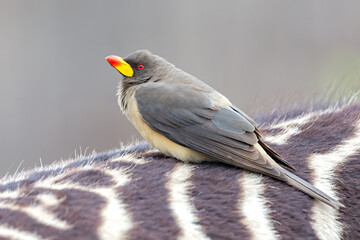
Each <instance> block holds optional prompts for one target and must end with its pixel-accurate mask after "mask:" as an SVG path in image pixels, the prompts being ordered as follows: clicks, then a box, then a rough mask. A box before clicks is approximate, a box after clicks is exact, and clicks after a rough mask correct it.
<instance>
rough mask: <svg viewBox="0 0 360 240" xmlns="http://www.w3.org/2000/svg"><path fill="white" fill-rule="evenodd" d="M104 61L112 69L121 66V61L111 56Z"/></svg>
mask: <svg viewBox="0 0 360 240" xmlns="http://www.w3.org/2000/svg"><path fill="white" fill-rule="evenodd" d="M105 59H106V61H108V63H110V65H111V66H113V67H115V66H120V65H121V61H120V59H121V58H120V57H118V56H114V55H111V56H108V57H106V58H105Z"/></svg>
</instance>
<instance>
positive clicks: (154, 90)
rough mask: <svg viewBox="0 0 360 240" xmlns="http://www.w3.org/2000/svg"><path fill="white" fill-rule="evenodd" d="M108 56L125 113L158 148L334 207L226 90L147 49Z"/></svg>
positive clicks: (334, 201) (168, 153)
mask: <svg viewBox="0 0 360 240" xmlns="http://www.w3.org/2000/svg"><path fill="white" fill-rule="evenodd" d="M106 60H107V61H108V62H109V63H110V64H111V65H112V66H113V67H114V68H115V69H117V70H118V71H119V72H120V73H121V74H122V75H123V80H122V81H121V82H120V85H119V90H118V95H119V98H118V102H119V105H120V108H121V110H122V112H123V113H124V114H125V115H126V116H127V118H128V119H129V120H130V122H131V123H132V124H133V125H134V126H135V128H136V129H137V130H138V131H139V133H140V134H141V136H142V137H143V138H144V139H145V140H146V141H147V142H148V143H149V144H150V145H151V146H153V147H154V148H157V149H158V150H159V151H160V152H162V153H164V154H165V155H167V156H171V157H174V158H177V159H179V160H181V161H183V162H202V161H218V162H223V163H227V164H230V165H233V166H236V167H240V168H243V169H247V170H250V171H253V172H257V173H262V174H265V175H268V176H270V177H273V178H276V179H279V180H281V181H284V182H286V183H288V184H289V185H291V186H294V187H295V188H297V189H299V190H301V191H303V192H305V193H306V194H308V195H310V196H311V197H313V198H315V199H319V200H321V201H323V202H325V203H326V204H329V205H331V206H333V207H335V208H339V206H343V205H342V204H341V203H340V202H338V201H336V200H335V199H333V198H332V197H330V196H329V195H327V194H325V193H324V192H322V191H321V190H319V189H317V188H316V187H314V186H313V185H311V184H310V183H308V182H306V181H305V180H303V179H301V178H299V177H297V176H296V175H294V174H293V173H291V172H289V171H287V170H286V169H284V168H282V167H281V166H280V165H279V164H282V165H285V166H287V167H289V168H293V167H292V166H291V165H290V164H289V163H288V162H287V161H285V160H284V159H283V158H282V157H281V156H280V155H279V154H278V153H276V152H275V151H274V150H272V149H271V148H270V147H269V146H268V145H266V144H265V143H264V142H263V141H262V140H261V137H262V135H261V133H260V131H259V130H258V129H257V128H256V123H255V122H254V121H253V120H252V119H251V118H250V117H249V116H247V115H246V114H245V113H244V112H243V111H241V110H240V109H238V108H237V107H235V106H234V105H233V104H231V102H230V101H229V100H228V99H227V98H226V97H225V96H223V95H222V94H220V93H219V92H217V91H216V90H214V89H213V88H211V87H210V86H208V85H207V84H205V83H204V82H202V81H200V80H199V79H197V78H196V77H194V76H192V75H190V74H188V73H186V72H184V71H182V70H181V69H179V68H176V67H175V66H174V65H173V64H171V63H169V62H167V61H166V60H165V59H163V58H161V57H159V56H157V55H154V54H152V53H151V52H149V51H148V50H138V51H136V52H134V53H132V54H130V55H129V56H128V57H126V58H125V59H122V58H120V57H118V56H109V57H107V58H106Z"/></svg>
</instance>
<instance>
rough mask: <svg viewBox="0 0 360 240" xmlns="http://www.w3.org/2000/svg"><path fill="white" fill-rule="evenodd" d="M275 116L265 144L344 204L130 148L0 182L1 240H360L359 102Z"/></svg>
mask: <svg viewBox="0 0 360 240" xmlns="http://www.w3.org/2000/svg"><path fill="white" fill-rule="evenodd" d="M276 119H282V116H281V115H279V116H278V117H277V118H276ZM276 119H271V121H269V122H268V123H267V122H263V123H262V125H261V126H262V127H261V129H262V130H263V131H264V133H265V135H266V137H265V140H266V141H267V143H268V144H269V145H270V146H271V147H273V148H274V149H275V150H276V151H278V152H279V153H281V154H282V155H283V157H284V158H285V159H287V160H288V161H289V162H290V163H291V164H293V165H294V166H295V167H296V168H297V174H298V175H299V176H301V177H302V178H304V179H306V180H308V181H309V182H311V183H312V184H314V185H315V186H317V187H319V188H320V189H322V190H324V191H325V192H326V193H328V194H329V195H331V196H332V197H334V198H336V199H338V200H339V201H340V202H342V203H343V204H344V205H345V208H340V209H339V210H337V209H334V208H331V207H329V206H327V205H325V204H323V203H321V202H319V201H315V200H313V199H312V198H310V197H309V196H307V195H306V194H304V193H302V192H300V191H298V190H296V189H295V188H292V187H290V186H288V185H286V184H284V183H282V182H279V181H277V180H274V179H271V178H268V177H265V176H262V175H259V174H255V173H250V172H247V171H244V170H241V169H238V168H235V167H232V166H228V165H225V164H219V163H203V164H184V163H182V162H179V161H177V160H175V159H172V158H167V157H165V156H163V155H162V154H160V153H158V152H157V151H156V150H154V149H151V148H150V147H149V146H148V145H147V144H138V145H134V146H129V147H125V148H122V149H120V150H114V151H110V152H107V153H101V154H93V155H90V156H81V157H79V158H77V159H75V160H70V161H64V162H59V163H57V164H53V165H52V166H49V167H44V168H39V169H34V170H32V171H28V172H22V173H19V174H17V175H15V176H13V177H7V178H4V179H2V180H1V182H0V239H204V240H205V239H254V240H257V239H327V240H336V239H350V240H352V239H360V232H359V229H360V217H359V216H360V202H359V199H360V184H359V179H360V175H359V173H360V104H350V105H346V106H342V107H329V108H326V109H322V110H318V111H308V112H306V111H305V112H303V113H301V114H299V115H294V116H292V117H290V118H286V119H284V120H276Z"/></svg>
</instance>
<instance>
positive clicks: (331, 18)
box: [0, 0, 360, 175]
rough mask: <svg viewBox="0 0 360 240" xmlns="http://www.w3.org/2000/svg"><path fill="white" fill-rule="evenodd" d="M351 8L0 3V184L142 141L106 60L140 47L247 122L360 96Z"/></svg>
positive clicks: (354, 9) (357, 37)
mask: <svg viewBox="0 0 360 240" xmlns="http://www.w3.org/2000/svg"><path fill="white" fill-rule="evenodd" d="M359 10H360V1H328V0H326V1H254V0H251V1H209V0H203V1H145V0H144V1H116V0H114V1H95V0H82V1H79V0H73V1H50V0H42V1H39V0H33V1H28V0H23V1H17V0H8V1H3V0H0V112H1V117H0V150H1V151H0V175H4V174H5V173H14V172H15V171H17V170H22V169H27V168H30V167H34V166H39V165H40V164H41V163H42V164H49V163H51V162H54V161H59V160H61V159H68V158H70V157H73V156H74V155H75V152H76V154H78V153H79V152H80V149H81V151H82V152H84V150H85V149H87V152H89V151H92V150H94V149H95V150H96V151H104V150H108V149H111V148H117V147H119V146H120V142H123V143H125V144H126V143H129V142H131V141H133V140H135V139H140V136H139V135H138V134H137V133H136V131H135V129H134V127H133V126H132V125H131V124H130V123H129V122H128V121H127V120H126V118H125V117H124V116H123V115H122V114H121V113H120V110H119V107H118V105H117V98H116V96H115V92H116V88H117V85H118V82H119V80H120V79H121V77H120V75H119V74H118V73H117V72H116V71H115V70H114V69H113V68H111V67H110V66H109V65H108V64H107V63H106V61H105V60H104V58H105V57H106V56H107V55H110V54H116V55H119V56H126V55H128V54H129V53H131V52H132V51H134V50H136V49H141V48H147V49H149V50H151V51H152V52H154V53H156V54H158V55H161V56H163V57H165V58H166V59H168V60H169V61H171V62H173V63H174V64H176V65H177V66H178V67H180V68H182V69H183V70H185V71H188V72H190V73H192V74H193V75H195V76H197V77H199V78H200V79H202V80H204V81H206V82H207V83H209V84H210V85H211V86H213V87H214V88H216V89H217V90H219V91H220V92H222V93H223V94H225V95H226V96H228V98H229V99H231V100H232V102H233V103H235V104H236V105H237V106H238V107H240V108H242V109H243V110H245V111H247V112H248V113H249V114H250V115H251V116H254V114H255V113H256V114H261V113H262V110H264V112H265V110H268V109H273V108H277V107H278V105H277V104H279V103H286V102H287V103H292V102H297V103H299V104H301V101H303V100H304V101H305V100H306V99H309V98H312V97H314V94H315V95H316V94H317V93H319V92H322V91H325V90H326V89H327V88H329V86H330V85H331V84H332V83H333V82H334V81H337V82H338V83H340V84H337V85H335V86H337V87H339V88H343V90H342V93H344V92H347V91H350V90H353V91H356V90H359V89H360V17H359Z"/></svg>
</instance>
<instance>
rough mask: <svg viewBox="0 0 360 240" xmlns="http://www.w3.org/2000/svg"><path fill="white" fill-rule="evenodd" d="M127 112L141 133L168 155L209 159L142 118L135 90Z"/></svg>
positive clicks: (129, 100)
mask: <svg viewBox="0 0 360 240" xmlns="http://www.w3.org/2000/svg"><path fill="white" fill-rule="evenodd" d="M127 101H128V102H127V108H126V110H125V114H126V116H127V118H128V119H129V121H130V122H131V123H132V124H133V125H134V126H135V128H136V129H137V130H138V132H139V133H140V135H141V136H142V137H143V138H144V139H145V140H146V141H147V142H148V143H149V144H150V145H151V146H152V147H154V148H156V149H158V150H159V151H160V152H162V153H163V154H165V155H167V156H171V157H175V158H177V159H179V160H182V161H184V162H201V161H205V160H208V157H207V156H206V155H204V154H201V153H199V152H196V151H194V150H191V149H190V148H187V147H184V146H181V145H180V144H177V143H175V142H173V141H171V140H170V139H168V138H167V137H165V136H163V135H162V134H160V133H158V132H156V131H154V130H152V129H151V128H150V127H149V126H148V125H147V124H146V123H145V121H144V119H143V118H142V116H141V114H140V112H139V109H138V106H137V101H136V98H135V92H134V93H132V94H131V95H130V96H129V97H128V100H127Z"/></svg>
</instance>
